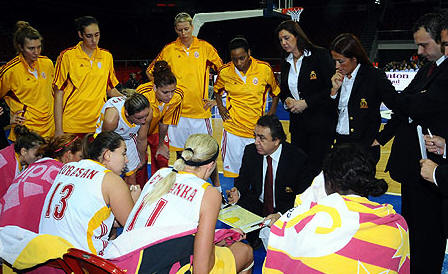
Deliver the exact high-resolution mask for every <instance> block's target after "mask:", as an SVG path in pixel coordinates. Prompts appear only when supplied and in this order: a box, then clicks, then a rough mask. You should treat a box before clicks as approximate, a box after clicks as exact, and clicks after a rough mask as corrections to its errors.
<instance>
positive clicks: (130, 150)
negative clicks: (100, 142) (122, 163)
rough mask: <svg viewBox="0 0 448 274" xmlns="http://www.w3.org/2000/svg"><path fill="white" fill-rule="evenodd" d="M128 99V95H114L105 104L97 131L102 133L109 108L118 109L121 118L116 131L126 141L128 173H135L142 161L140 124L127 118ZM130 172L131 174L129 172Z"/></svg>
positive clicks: (97, 124)
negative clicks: (139, 144) (125, 104)
mask: <svg viewBox="0 0 448 274" xmlns="http://www.w3.org/2000/svg"><path fill="white" fill-rule="evenodd" d="M125 101H126V97H123V96H122V97H112V98H110V99H109V100H107V102H106V103H105V104H104V106H103V108H102V109H101V114H100V117H98V121H97V123H96V130H95V133H98V134H99V133H101V131H102V128H103V122H104V113H105V112H106V109H108V108H111V107H113V108H115V109H116V110H117V111H118V115H119V119H118V125H117V128H116V129H115V130H114V132H116V133H118V134H119V135H120V136H121V137H123V139H124V141H125V143H126V149H127V150H126V156H127V157H128V160H129V162H128V164H127V173H126V174H127V175H129V174H130V173H133V171H134V170H135V169H136V168H137V166H138V164H139V163H140V157H139V155H138V152H137V134H138V130H139V129H140V126H139V125H136V124H132V123H131V122H129V121H128V120H127V119H126V114H125V109H124V102H125ZM128 173H129V174H128Z"/></svg>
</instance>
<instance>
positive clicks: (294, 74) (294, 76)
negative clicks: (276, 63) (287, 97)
mask: <svg viewBox="0 0 448 274" xmlns="http://www.w3.org/2000/svg"><path fill="white" fill-rule="evenodd" d="M304 56H305V57H308V56H311V52H310V51H307V50H306V51H304V53H303V54H302V56H300V58H299V59H298V60H297V62H296V63H295V64H294V56H293V54H292V53H290V54H289V55H288V57H286V62H288V63H289V64H290V65H291V66H290V68H289V74H288V87H289V90H290V91H291V95H292V97H294V99H296V100H300V96H299V90H298V88H297V84H298V81H299V74H300V68H301V67H302V62H303V57H304Z"/></svg>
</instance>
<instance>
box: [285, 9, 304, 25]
mask: <svg viewBox="0 0 448 274" xmlns="http://www.w3.org/2000/svg"><path fill="white" fill-rule="evenodd" d="M302 11H303V8H302V7H292V8H287V9H282V13H283V14H288V15H289V16H291V20H293V21H296V22H299V20H300V14H301V13H302Z"/></svg>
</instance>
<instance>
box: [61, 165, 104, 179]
mask: <svg viewBox="0 0 448 274" xmlns="http://www.w3.org/2000/svg"><path fill="white" fill-rule="evenodd" d="M98 172H99V171H98V170H93V169H90V168H88V169H85V168H79V167H77V168H75V167H74V166H71V165H64V166H63V167H62V168H61V170H60V171H59V174H61V175H65V176H75V177H79V178H86V179H90V180H92V179H93V177H95V175H96V174H97V173H98Z"/></svg>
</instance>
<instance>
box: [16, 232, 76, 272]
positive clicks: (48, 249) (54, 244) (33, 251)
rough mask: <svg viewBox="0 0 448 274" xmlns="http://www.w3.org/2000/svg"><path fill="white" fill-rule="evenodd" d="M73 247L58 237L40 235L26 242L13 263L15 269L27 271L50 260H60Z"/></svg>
mask: <svg viewBox="0 0 448 274" xmlns="http://www.w3.org/2000/svg"><path fill="white" fill-rule="evenodd" d="M72 247H73V245H72V244H71V243H69V242H68V241H66V240H65V239H63V238H62V237H59V236H54V235H50V234H41V235H38V236H36V237H35V238H33V239H32V240H31V241H29V242H28V244H27V245H26V247H25V248H24V249H23V250H22V252H20V254H19V256H18V257H17V258H16V260H15V262H14V263H13V265H12V266H13V267H14V268H16V269H27V268H30V267H33V266H36V265H38V264H42V263H44V262H46V261H48V260H51V259H57V258H62V256H63V255H64V254H65V253H67V251H68V249H70V248H72Z"/></svg>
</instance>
